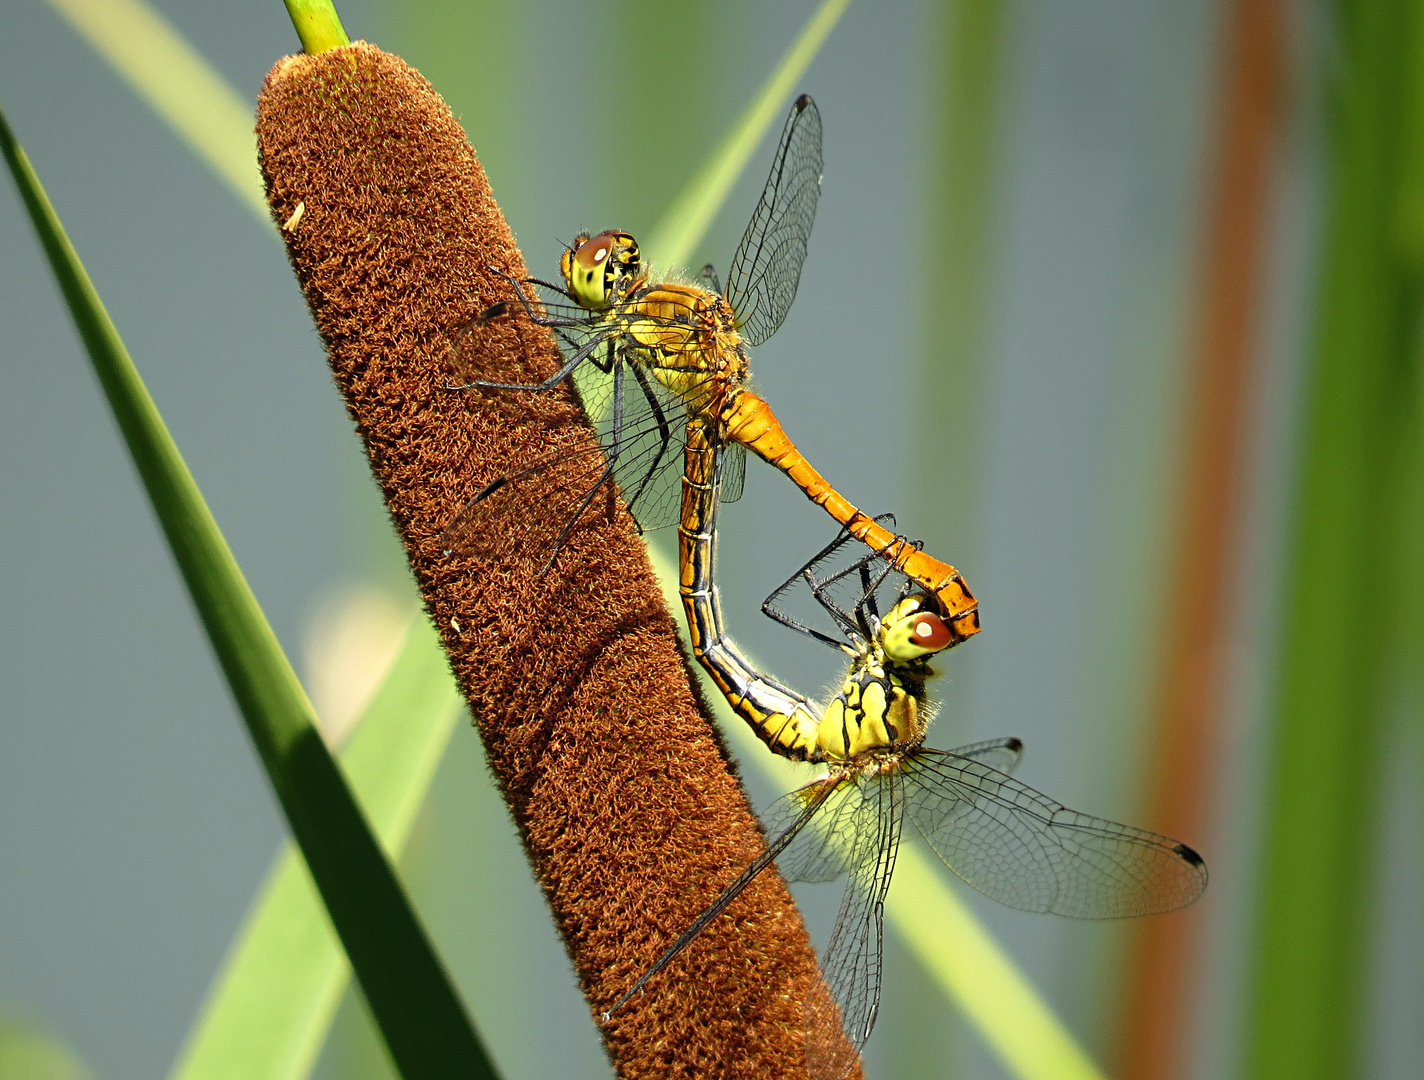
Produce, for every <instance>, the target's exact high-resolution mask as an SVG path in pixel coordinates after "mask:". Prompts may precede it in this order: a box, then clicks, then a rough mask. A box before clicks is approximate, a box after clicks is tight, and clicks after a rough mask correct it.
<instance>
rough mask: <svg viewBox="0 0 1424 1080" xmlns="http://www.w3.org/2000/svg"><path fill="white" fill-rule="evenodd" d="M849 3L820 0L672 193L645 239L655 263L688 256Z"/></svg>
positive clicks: (664, 263)
mask: <svg viewBox="0 0 1424 1080" xmlns="http://www.w3.org/2000/svg"><path fill="white" fill-rule="evenodd" d="M849 4H850V0H823V2H822V4H821V6H820V7H819V8H817V9H816V12H815V14H814V15H812V16H811V20H810V21H809V22H808V23H807V24H806V26H805V28H804V29H803V30H802V31H801V33H800V35H799V36H798V37H797V38H796V40H795V41H794V42H792V44H791V47H790V48H789V49H787V50H786V54H785V55H784V56H782V58H781V62H780V63H778V64H777V66H776V68H775V69H774V70H773V71H772V73H771V76H770V77H769V78H768V79H767V80H766V82H764V83H762V85H761V89H760V90H758V91H757V94H756V96H755V97H754V98H753V99H752V103H751V104H750V105H748V106H747V110H746V112H744V113H742V115H741V116H740V117H738V119H737V122H736V123H735V124H733V125H732V128H731V130H730V131H728V132H727V134H726V136H725V137H724V138H723V139H722V143H721V145H720V146H718V147H717V149H716V150H715V151H713V153H712V156H711V157H709V158H708V159H707V161H706V163H705V164H704V165H703V166H702V167H701V168H700V169H698V170H697V172H696V173H695V174H694V175H693V177H692V179H691V180H689V181H688V182H687V184H686V186H685V187H684V188H683V189H682V191H680V192H679V193H678V195H677V197H676V198H675V199H673V201H672V205H671V206H669V207H668V208H667V210H666V211H665V212H664V213H663V216H662V218H661V219H660V220H659V222H658V225H657V227H656V228H655V229H654V230H653V232H652V235H650V236H649V237H648V242H647V245H646V247H647V250H648V252H649V255H650V257H651V258H652V259H655V260H656V261H657V262H658V264H659V265H661V266H665V267H674V266H684V265H686V263H687V260H688V259H690V258H691V257H692V253H693V251H695V250H696V248H697V245H698V244H699V243H700V242H701V240H702V237H703V236H705V235H706V234H707V230H708V229H709V228H710V227H711V225H712V220H713V219H714V218H715V217H716V216H717V212H718V211H719V210H721V209H722V204H723V203H724V202H726V200H727V196H728V195H729V194H730V193H731V191H732V186H733V185H734V184H735V183H736V182H737V179H738V178H739V177H740V176H741V175H742V170H744V169H745V168H746V167H747V162H749V161H750V160H751V157H752V154H753V153H755V152H756V148H757V147H758V146H759V145H760V144H761V141H762V139H764V138H765V137H766V133H767V131H768V130H770V128H771V127H772V125H773V124H775V123H776V122H777V121H778V120H780V119H781V118H782V117H783V116H785V115H786V109H787V107H788V105H789V104H790V102H791V100H792V94H793V92H794V91H795V90H796V84H797V83H799V82H800V81H801V77H802V76H803V75H805V74H806V69H807V68H808V67H810V66H811V61H812V60H814V59H815V58H816V54H817V53H818V52H820V51H821V46H822V45H823V44H825V41H826V38H827V37H829V36H830V33H831V31H832V30H834V29H835V26H836V23H837V22H839V21H840V17H841V14H842V13H843V12H844V11H845V9H846V7H847V6H848V5H849Z"/></svg>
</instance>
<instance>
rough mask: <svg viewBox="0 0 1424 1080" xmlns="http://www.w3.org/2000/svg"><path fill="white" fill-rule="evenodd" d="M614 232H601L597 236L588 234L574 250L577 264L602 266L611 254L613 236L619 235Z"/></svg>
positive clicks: (590, 266)
mask: <svg viewBox="0 0 1424 1080" xmlns="http://www.w3.org/2000/svg"><path fill="white" fill-rule="evenodd" d="M619 235H620V234H619V233H616V232H611V231H610V232H601V233H599V234H598V235H597V236H590V237H589V238H588V239H587V240H585V241H584V242H583V243H582V244H580V245H579V248H578V250H577V251H575V252H574V258H575V259H577V260H578V262H579V265H581V266H585V267H589V268H592V267H595V266H602V265H603V264H604V263H606V262H607V261H608V257H609V256H610V255H612V254H613V245H614V238H615V237H617V236H619Z"/></svg>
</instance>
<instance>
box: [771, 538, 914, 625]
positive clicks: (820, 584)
mask: <svg viewBox="0 0 1424 1080" xmlns="http://www.w3.org/2000/svg"><path fill="white" fill-rule="evenodd" d="M875 520H876V521H877V522H879V523H881V524H885V525H890V526H891V527H893V526H894V524H895V515H894V514H880V515H879V516H877V517H876V518H875ZM853 539H855V537H854V536H852V535H851V534H850V533H849V532H848V531H846V530H845V529H842V530H841V532H840V534H839V535H837V536H836V538H835V539H834V540H832V541H831V542H830V543H829V544H827V545H826V546H825V547H824V548H822V549H821V550H820V551H818V552H816V554H815V555H813V556H811V558H810V559H809V560H808V561H807V562H806V563H805V564H804V565H802V566H801V567H800V568H799V569H797V571H796V572H795V573H794V574H792V575H791V576H790V577H789V578H787V579H786V580H785V581H783V582H782V583H781V584H780V585H778V586H777V587H776V588H775V589H773V590H772V592H771V595H770V596H768V597H767V598H766V599H765V600H763V601H762V605H761V610H762V614H763V615H765V616H767V617H768V618H770V619H774V620H775V621H776V622H779V623H781V625H783V626H785V627H788V628H790V629H792V630H795V631H796V632H797V633H798V634H805V635H806V636H807V637H809V638H813V639H814V640H816V641H819V642H821V643H822V644H823V645H828V646H830V647H831V648H833V649H836V650H840V649H841V648H843V647H844V644H845V643H844V642H842V641H837V640H836V639H835V638H833V637H831V636H830V635H828V634H823V633H821V632H820V631H819V630H816V629H814V628H812V627H810V626H807V625H806V624H805V623H803V622H800V621H799V620H797V619H794V618H792V617H791V616H789V615H787V614H786V613H785V612H783V611H781V610H780V609H779V608H778V607H777V606H776V603H777V601H778V600H779V599H781V596H782V595H783V594H784V593H785V592H786V591H787V590H788V589H790V588H791V587H792V586H793V585H795V584H796V583H797V582H804V583H805V584H806V585H807V586H808V587H809V588H810V590H811V595H812V596H813V597H815V599H816V602H817V603H818V604H820V605H821V607H822V608H824V609H825V610H826V613H827V614H829V615H830V616H831V618H832V619H833V620H834V621H835V623H836V625H838V626H840V627H841V629H842V630H843V631H844V632H845V633H846V634H857V633H861V632H863V628H862V627H861V625H860V624H859V623H858V622H857V620H856V619H855V618H854V617H853V616H852V615H851V614H850V613H849V612H846V611H842V610H841V609H840V607H839V605H837V604H836V603H835V602H834V601H833V600H832V599H831V598H830V597H829V596H828V595H826V593H825V588H826V587H827V586H829V585H830V584H831V583H834V582H836V581H839V580H840V579H841V578H842V577H844V576H845V575H846V574H849V573H855V572H856V570H857V567H858V566H860V565H862V564H865V563H866V562H867V560H869V559H874V558H878V557H879V555H880V554H881V553H880V552H872V553H871V554H870V555H868V556H866V557H865V558H862V559H859V560H857V562H856V563H854V564H852V565H851V566H850V567H848V568H847V569H846V570H843V571H841V572H839V573H837V574H833V575H831V577H829V578H827V579H826V580H825V581H821V580H819V579H818V578H817V577H816V574H815V570H816V567H818V566H819V565H821V564H822V563H823V562H825V561H826V560H827V559H829V558H830V557H831V556H833V555H834V554H835V553H836V552H837V551H839V550H840V549H841V548H843V547H845V545H846V544H848V543H850V542H851V541H852V540H853Z"/></svg>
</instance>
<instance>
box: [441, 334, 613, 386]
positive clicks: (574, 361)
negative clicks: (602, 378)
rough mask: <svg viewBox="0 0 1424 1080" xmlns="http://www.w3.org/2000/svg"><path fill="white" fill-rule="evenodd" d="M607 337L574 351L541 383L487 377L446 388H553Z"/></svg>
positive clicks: (595, 339)
mask: <svg viewBox="0 0 1424 1080" xmlns="http://www.w3.org/2000/svg"><path fill="white" fill-rule="evenodd" d="M605 338H606V335H600V336H598V337H595V338H594V339H593V340H592V341H590V342H589V343H588V344H587V345H585V346H584V347H583V348H581V349H579V351H578V352H576V353H574V354H573V355H572V356H571V357H569V358H568V359H567V360H566V361H564V366H563V367H561V368H559V370H558V371H556V372H554V374H552V375H550V376H549V377H548V378H547V379H545V380H544V381H543V382H541V383H506V382H489V381H487V380H485V379H475V380H474V381H473V382H467V383H461V384H460V385H458V386H454V385H450V384H446V389H447V390H469V389H472V388H474V387H479V388H480V389H481V390H532V391H536V392H543V391H545V390H552V389H553V388H554V387H556V386H558V385H559V383H561V382H563V381H564V380H565V379H567V378H568V377H569V374H570V373H571V372H572V371H573V369H574V368H576V367H578V366H579V365H580V364H582V363H583V362H584V361H585V360H587V359H588V358H589V357H590V356H592V355H593V353H594V351H595V350H596V349H597V348H598V346H600V345H602V344H603V342H604V340H605Z"/></svg>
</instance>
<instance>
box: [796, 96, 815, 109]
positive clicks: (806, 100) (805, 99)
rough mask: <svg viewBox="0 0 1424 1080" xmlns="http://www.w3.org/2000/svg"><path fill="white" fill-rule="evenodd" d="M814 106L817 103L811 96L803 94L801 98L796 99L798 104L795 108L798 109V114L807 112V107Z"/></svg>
mask: <svg viewBox="0 0 1424 1080" xmlns="http://www.w3.org/2000/svg"><path fill="white" fill-rule="evenodd" d="M814 104H816V103H815V102H814V101H812V100H811V95H810V94H802V95H801V96H800V97H799V98H797V99H796V104H795V106H794V108H795V109H796V111H797V112H805V111H806V107H807V106H808V105H814Z"/></svg>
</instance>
